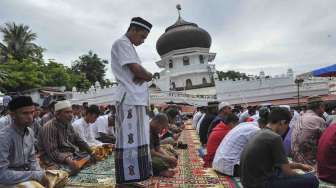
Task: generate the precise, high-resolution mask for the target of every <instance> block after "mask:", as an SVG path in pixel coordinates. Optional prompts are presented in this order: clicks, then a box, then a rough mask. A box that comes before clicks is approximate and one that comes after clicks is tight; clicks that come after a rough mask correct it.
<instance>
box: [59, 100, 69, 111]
mask: <svg viewBox="0 0 336 188" xmlns="http://www.w3.org/2000/svg"><path fill="white" fill-rule="evenodd" d="M65 108H71V103H70V102H69V101H67V100H64V101H57V103H56V104H55V112H57V111H59V110H63V109H65Z"/></svg>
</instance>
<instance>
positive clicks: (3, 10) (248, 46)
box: [0, 0, 336, 77]
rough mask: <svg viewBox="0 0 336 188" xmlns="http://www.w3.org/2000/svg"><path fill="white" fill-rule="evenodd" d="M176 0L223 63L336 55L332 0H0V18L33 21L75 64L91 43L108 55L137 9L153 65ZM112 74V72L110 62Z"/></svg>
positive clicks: (318, 62)
mask: <svg viewBox="0 0 336 188" xmlns="http://www.w3.org/2000/svg"><path fill="white" fill-rule="evenodd" d="M177 3H181V5H182V17H183V18H184V19H185V20H187V21H191V22H195V23H197V24H198V25H199V26H200V27H202V28H204V29H205V30H207V31H208V32H209V33H210V34H211V37H212V47H211V51H213V52H216V53H217V56H216V59H215V63H216V64H217V68H218V69H220V70H222V69H224V70H228V69H234V70H237V71H242V72H247V73H250V74H258V73H259V71H260V70H264V71H265V72H266V74H272V75H273V74H282V73H284V72H285V71H286V69H287V68H290V67H291V68H293V69H294V71H296V72H297V73H302V72H306V71H310V70H312V69H315V68H318V67H321V66H326V65H329V64H333V63H335V60H336V55H335V49H336V46H335V44H336V33H335V31H336V25H335V24H334V23H336V12H335V11H334V10H333V8H334V7H336V1H334V0H322V1H320V0H282V1H268V0H249V1H243V0H227V1H221V0H213V1H201V0H184V1H177V0H173V1H164V0H157V1H152V0H141V1H136V0H113V1H111V0H99V1H83V0H57V1H52V0H26V1H19V0H2V1H1V2H0V24H3V23H5V22H8V21H14V22H17V23H24V24H26V25H29V26H30V27H31V28H32V29H33V31H34V32H36V33H37V34H38V37H39V39H38V41H37V42H38V43H39V44H40V45H42V46H43V47H45V48H47V49H48V50H47V51H46V53H45V56H46V58H53V59H56V60H57V61H59V62H62V63H64V64H66V65H68V66H70V65H71V62H72V61H73V60H75V59H77V57H78V56H80V55H82V54H84V53H86V52H88V51H89V50H93V51H94V52H96V53H98V55H99V56H100V57H101V58H104V59H108V60H110V55H109V53H110V47H111V45H112V43H113V41H114V40H116V39H117V38H118V37H120V36H121V35H122V34H123V33H124V32H125V30H126V29H127V27H128V23H129V20H130V19H131V18H132V17H133V16H141V17H143V18H145V19H148V20H149V21H150V22H152V23H153V25H154V27H153V29H152V32H151V33H150V35H149V36H148V39H147V40H146V42H145V44H144V45H142V46H140V47H138V48H137V50H138V53H139V56H140V57H141V58H142V60H143V63H144V66H145V67H146V68H147V69H149V70H151V71H152V72H154V71H158V70H159V69H158V68H157V66H156V65H155V63H154V62H155V61H157V60H159V58H160V57H159V55H158V54H157V52H156V48H155V46H156V41H157V39H158V38H159V37H160V35H161V34H162V33H163V32H164V29H165V28H166V27H168V26H170V25H172V24H173V23H174V22H175V21H176V19H177V13H176V9H175V5H176V4H177ZM108 68H109V66H108ZM107 74H108V77H111V72H110V70H109V72H108V73H107Z"/></svg>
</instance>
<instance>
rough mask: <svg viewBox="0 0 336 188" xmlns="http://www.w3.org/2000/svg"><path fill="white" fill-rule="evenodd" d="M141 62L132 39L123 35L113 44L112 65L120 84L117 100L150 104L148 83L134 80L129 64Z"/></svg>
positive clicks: (125, 102)
mask: <svg viewBox="0 0 336 188" xmlns="http://www.w3.org/2000/svg"><path fill="white" fill-rule="evenodd" d="M132 63H137V64H141V61H140V58H139V56H138V54H137V52H136V51H135V48H134V46H133V44H132V43H131V41H130V40H129V39H128V38H127V37H126V36H125V35H123V36H122V37H121V38H120V39H118V40H116V41H115V42H114V44H113V45H112V50H111V67H112V72H113V74H114V76H115V78H116V79H117V81H118V83H119V85H118V89H117V93H116V95H115V100H116V101H117V102H121V101H122V100H123V98H124V102H123V103H124V104H128V105H143V106H148V102H149V93H148V86H147V83H146V82H144V83H143V84H142V85H137V84H135V83H134V82H133V78H134V74H133V73H132V72H131V70H130V69H129V68H128V67H127V66H126V65H127V64H132Z"/></svg>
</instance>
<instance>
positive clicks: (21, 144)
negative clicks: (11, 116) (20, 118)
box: [0, 123, 44, 185]
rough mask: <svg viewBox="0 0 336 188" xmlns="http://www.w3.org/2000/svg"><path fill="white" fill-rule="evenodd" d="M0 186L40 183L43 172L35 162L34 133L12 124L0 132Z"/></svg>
mask: <svg viewBox="0 0 336 188" xmlns="http://www.w3.org/2000/svg"><path fill="white" fill-rule="evenodd" d="M0 143H1V144H0V184H5V185H10V184H17V183H21V182H25V181H30V180H36V181H40V180H41V179H42V177H43V176H44V171H42V170H41V168H40V165H39V164H38V162H37V161H36V156H35V150H34V133H33V131H32V129H30V128H28V127H27V128H25V129H22V128H19V127H17V126H16V125H15V124H14V123H12V124H11V125H8V126H6V127H4V128H3V129H1V130H0Z"/></svg>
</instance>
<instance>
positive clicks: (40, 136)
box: [0, 96, 115, 187]
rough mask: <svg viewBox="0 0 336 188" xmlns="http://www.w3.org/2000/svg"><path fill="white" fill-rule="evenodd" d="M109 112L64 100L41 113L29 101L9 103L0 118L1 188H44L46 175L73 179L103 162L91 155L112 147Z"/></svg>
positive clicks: (18, 99)
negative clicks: (50, 172) (53, 173)
mask: <svg viewBox="0 0 336 188" xmlns="http://www.w3.org/2000/svg"><path fill="white" fill-rule="evenodd" d="M111 109H113V108H112V107H111V106H108V108H107V109H105V110H104V112H102V111H101V109H100V108H99V107H98V106H96V105H90V106H86V105H85V104H83V105H78V104H73V105H72V104H71V103H70V102H69V101H67V100H60V101H50V102H49V103H48V104H45V106H42V107H40V106H39V105H38V104H37V103H34V102H33V101H32V99H31V97H28V96H16V97H13V98H12V100H11V101H10V102H9V103H8V106H6V113H5V114H3V115H2V116H1V117H0V140H1V143H2V144H1V147H0V187H2V186H4V187H8V186H14V187H15V186H17V187H27V186H28V187H29V186H31V185H34V186H36V187H38V185H40V186H45V187H48V185H49V183H50V182H48V181H49V180H48V178H46V172H47V171H48V170H61V171H64V172H67V173H68V174H69V175H75V174H76V173H78V172H79V171H80V170H81V169H82V167H83V166H84V165H89V164H93V163H95V162H96V161H97V159H100V160H102V158H97V155H96V153H95V149H96V148H97V147H102V146H108V147H102V148H109V149H111V148H112V147H113V145H111V144H114V143H115V135H114V131H109V129H112V130H113V129H114V127H113V126H114V118H113V116H114V114H113V110H111ZM105 114H106V115H105ZM105 117H106V121H105V120H103V119H104V118H105ZM97 119H99V120H100V121H99V122H96V121H97Z"/></svg>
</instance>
